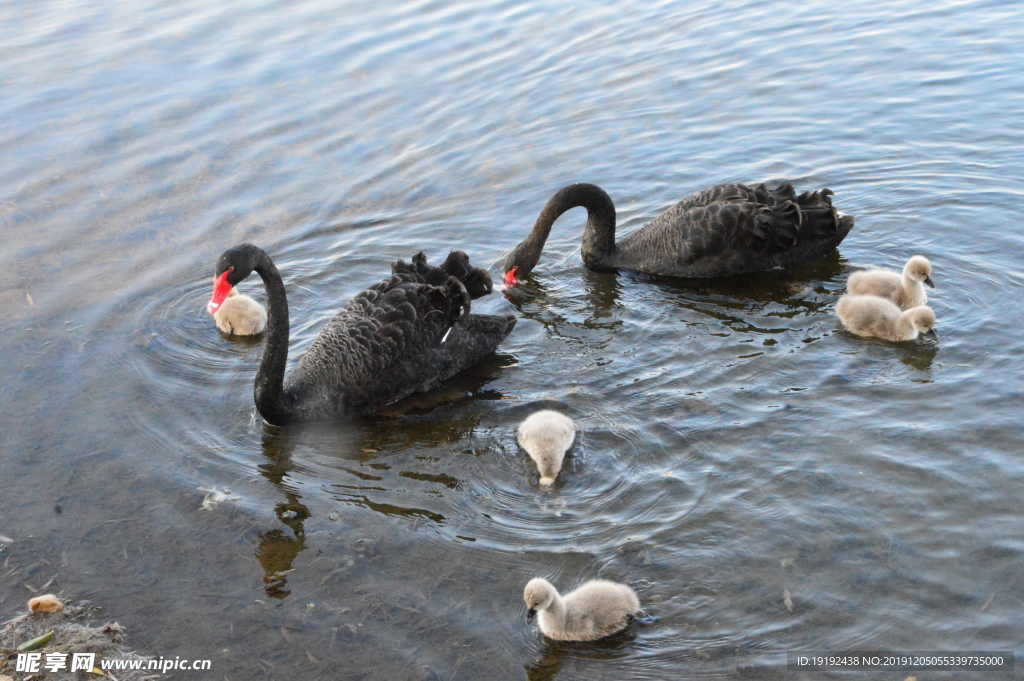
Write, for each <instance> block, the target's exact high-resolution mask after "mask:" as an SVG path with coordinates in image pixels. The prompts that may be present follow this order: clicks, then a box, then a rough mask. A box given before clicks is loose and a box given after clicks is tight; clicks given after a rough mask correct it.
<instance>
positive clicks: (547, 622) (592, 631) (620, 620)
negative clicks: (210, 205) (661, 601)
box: [523, 577, 640, 641]
mask: <svg viewBox="0 0 1024 681" xmlns="http://www.w3.org/2000/svg"><path fill="white" fill-rule="evenodd" d="M523 598H524V599H525V600H526V607H528V608H529V609H530V611H529V613H527V616H526V619H527V621H529V620H530V619H532V618H533V616H534V615H535V614H536V613H537V612H540V617H539V618H538V620H537V623H538V624H539V625H540V631H541V633H542V634H544V635H545V636H547V637H548V638H553V639H555V640H557V641H594V640H597V639H599V638H604V637H605V636H610V635H611V634H614V633H615V632H617V631H621V630H622V629H624V628H625V627H626V625H627V624H629V617H630V616H633V615H636V614H637V613H638V612H640V601H639V600H638V599H637V597H636V594H635V593H633V590H632V589H630V588H629V587H628V586H626V585H625V584H616V583H615V582H609V581H607V580H604V579H593V580H591V581H589V582H587V583H586V584H584V585H582V586H581V587H579V588H578V589H576V590H575V591H573V592H572V593H569V594H566V595H565V596H561V595H560V594H559V593H558V590H557V589H556V588H555V587H554V586H552V584H551V582H549V581H547V580H546V579H542V578H540V577H534V578H533V579H531V580H530V581H529V583H528V584H527V585H526V589H525V590H524V591H523Z"/></svg>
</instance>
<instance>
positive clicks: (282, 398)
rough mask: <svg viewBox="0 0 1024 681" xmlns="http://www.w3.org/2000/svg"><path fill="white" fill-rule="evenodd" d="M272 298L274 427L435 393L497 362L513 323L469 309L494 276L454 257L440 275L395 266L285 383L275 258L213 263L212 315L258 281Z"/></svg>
mask: <svg viewBox="0 0 1024 681" xmlns="http://www.w3.org/2000/svg"><path fill="white" fill-rule="evenodd" d="M254 270H255V272H256V273H257V274H258V275H260V277H261V278H262V279H263V284H264V286H266V289H267V333H266V340H265V343H266V346H265V347H264V350H263V360H262V361H261V362H260V367H259V369H258V370H257V372H256V387H255V397H256V408H257V409H258V410H259V412H260V415H261V416H263V418H264V420H266V421H267V422H268V423H272V424H274V425H279V426H280V425H288V424H293V423H316V422H330V421H338V420H342V419H345V418H349V417H352V416H359V415H362V414H369V413H372V412H374V411H376V410H378V409H380V408H381V407H383V406H384V405H386V404H388V403H390V402H394V401H395V400H398V399H401V398H403V397H405V396H406V395H409V394H411V393H414V392H419V391H423V390H429V389H430V388H432V387H434V386H435V385H437V384H438V383H440V382H441V381H443V380H445V379H446V378H450V377H452V376H454V375H455V374H456V373H458V372H459V371H461V370H462V369H465V368H466V367H469V366H471V365H473V364H476V363H477V362H479V361H480V360H482V359H483V358H484V357H485V356H487V355H488V354H490V353H492V352H494V350H495V348H497V347H498V344H499V343H500V342H501V341H502V340H504V339H505V337H506V336H508V334H509V332H511V331H512V328H513V327H514V326H515V324H516V318H515V317H512V316H494V315H471V314H469V308H470V300H471V299H474V298H479V297H480V296H483V295H486V294H488V293H490V292H491V276H490V275H489V274H488V273H487V271H486V270H484V269H481V268H479V267H471V266H470V264H469V257H468V256H467V255H466V254H465V253H463V252H461V251H453V252H452V253H451V254H450V255H449V256H448V259H447V260H445V262H444V264H442V265H441V266H440V267H431V266H429V265H428V264H427V258H426V256H424V255H423V253H419V254H417V255H415V256H413V259H412V263H410V264H406V263H405V262H403V261H401V260H399V261H398V262H396V263H395V264H394V265H392V267H391V271H392V274H391V276H390V277H388V278H387V279H384V280H383V281H381V282H379V283H377V284H374V285H373V286H371V287H370V288H368V289H367V290H365V291H363V292H362V293H360V294H359V295H357V296H356V297H355V298H353V299H352V301H351V302H350V303H349V304H348V305H346V306H345V307H344V309H342V311H341V312H339V313H338V315H337V316H336V317H334V318H333V319H331V320H330V321H328V322H327V323H326V324H325V325H324V328H323V330H322V331H321V332H320V334H319V335H318V336H317V337H316V339H315V340H314V341H313V344H312V345H311V346H310V347H309V350H307V351H306V354H305V355H303V356H302V358H301V359H299V362H298V364H297V365H296V366H295V368H293V369H292V371H291V373H289V374H288V376H285V364H286V363H287V360H288V299H287V297H286V296H285V291H284V282H282V281H281V274H280V273H279V272H278V271H277V267H276V266H275V265H274V263H273V261H272V260H271V259H270V256H268V255H267V254H266V252H265V251H264V250H263V249H261V248H258V247H256V246H253V245H252V244H242V245H240V246H235V247H234V248H230V249H228V250H226V251H224V253H222V254H221V256H220V258H218V259H217V267H216V270H215V272H214V286H213V296H212V297H211V298H210V304H209V305H208V306H207V310H208V311H209V312H210V313H211V314H212V313H214V312H216V310H217V308H218V307H220V304H221V303H222V302H223V301H224V299H225V298H226V297H227V296H228V293H229V292H230V291H231V288H232V287H233V286H236V285H237V284H238V283H239V282H240V281H242V280H243V279H245V278H246V277H248V276H249V274H251V273H252V272H253V271H254Z"/></svg>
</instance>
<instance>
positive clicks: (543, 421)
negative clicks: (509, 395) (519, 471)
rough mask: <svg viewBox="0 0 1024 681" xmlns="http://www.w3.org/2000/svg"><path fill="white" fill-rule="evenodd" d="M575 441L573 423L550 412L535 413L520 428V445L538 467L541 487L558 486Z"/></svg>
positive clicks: (558, 414) (556, 413) (545, 410)
mask: <svg viewBox="0 0 1024 681" xmlns="http://www.w3.org/2000/svg"><path fill="white" fill-rule="evenodd" d="M574 437H576V426H575V425H574V424H573V422H572V419H571V418H569V417H568V416H566V415H565V414H561V413H559V412H557V411H551V410H550V409H544V410H542V411H537V412H534V413H532V414H530V415H529V416H528V417H527V419H526V420H525V421H523V422H522V423H520V424H519V444H521V445H522V446H523V449H525V450H526V452H527V453H528V454H529V455H530V458H531V459H533V460H534V461H535V462H536V463H537V470H539V471H540V484H542V485H545V486H546V485H553V484H555V478H556V477H558V471H560V470H562V459H564V458H565V452H566V450H567V449H569V447H570V446H572V441H573V438H574Z"/></svg>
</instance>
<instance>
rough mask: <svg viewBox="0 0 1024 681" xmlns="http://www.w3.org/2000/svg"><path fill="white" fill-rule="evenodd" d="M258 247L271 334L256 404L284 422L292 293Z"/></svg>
mask: <svg viewBox="0 0 1024 681" xmlns="http://www.w3.org/2000/svg"><path fill="white" fill-rule="evenodd" d="M253 248H255V247H253ZM256 250H257V251H258V253H257V254H256V266H255V267H254V268H253V270H254V271H255V272H256V274H258V275H260V278H261V279H262V280H263V286H264V287H265V288H266V290H267V335H266V340H265V341H264V346H263V359H262V360H261V361H260V367H259V369H258V370H257V371H256V385H255V387H254V392H253V394H254V397H255V399H256V408H257V409H258V410H259V412H260V415H262V416H263V418H264V420H266V421H268V422H270V423H273V424H275V425H282V424H283V423H285V422H287V420H288V415H289V413H290V411H289V409H288V405H287V404H286V401H285V395H284V371H285V367H286V366H287V364H288V335H289V324H288V297H287V295H286V294H285V290H284V282H283V281H281V273H280V272H278V270H277V266H276V265H274V261H273V260H271V259H270V256H269V255H267V253H266V251H264V250H263V249H260V248H256Z"/></svg>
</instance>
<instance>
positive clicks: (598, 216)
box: [505, 183, 615, 279]
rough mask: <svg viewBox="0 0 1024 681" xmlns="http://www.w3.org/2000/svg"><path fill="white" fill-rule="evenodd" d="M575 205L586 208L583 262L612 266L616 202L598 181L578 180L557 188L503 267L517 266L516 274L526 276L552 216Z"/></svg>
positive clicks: (592, 266)
mask: <svg viewBox="0 0 1024 681" xmlns="http://www.w3.org/2000/svg"><path fill="white" fill-rule="evenodd" d="M578 207H582V208H586V209H587V227H586V230H585V231H584V232H583V247H582V250H583V263H584V264H585V265H586V266H587V267H588V268H590V269H592V270H598V271H601V270H614V269H615V266H614V264H613V263H614V258H615V204H614V203H612V200H611V197H609V196H608V194H607V193H605V191H604V190H603V189H601V188H600V187H598V186H597V185H593V184H586V183H580V184H571V185H569V186H568V187H565V188H564V189H561V190H559V191H558V192H557V193H556V194H555V195H554V196H552V197H551V198H550V199H549V200H548V202H547V204H546V205H545V206H544V210H542V211H541V212H540V215H539V216H538V217H537V222H536V223H534V225H533V230H532V231H531V232H530V235H529V236H528V237H526V239H525V240H523V242H522V243H520V244H519V245H518V246H516V247H515V249H514V250H513V251H512V253H511V254H510V255H509V257H508V259H507V260H506V261H505V271H506V272H508V271H509V270H511V269H512V268H513V267H516V268H518V269H517V271H516V277H517V278H519V279H525V278H526V276H527V275H528V274H529V273H530V272H531V271H532V270H533V268H534V267H535V266H536V265H537V261H539V260H540V254H541V251H543V250H544V244H545V242H546V241H547V240H548V235H549V234H550V233H551V227H552V225H554V224H555V220H557V219H558V218H559V217H560V216H561V215H562V214H563V213H565V212H567V211H569V210H572V209H573V208H578Z"/></svg>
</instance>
